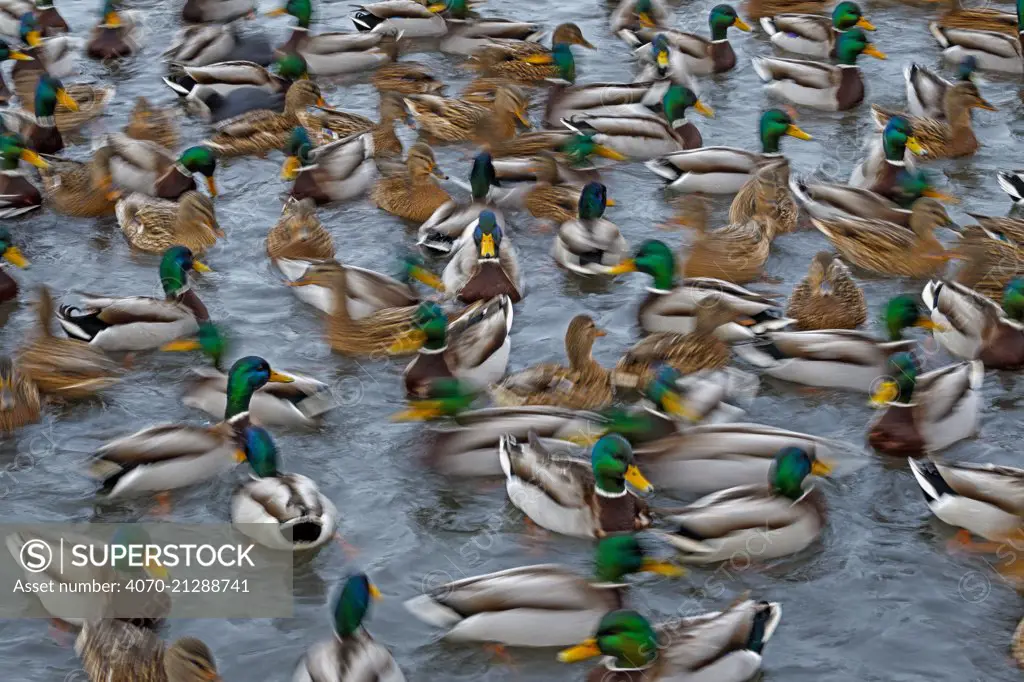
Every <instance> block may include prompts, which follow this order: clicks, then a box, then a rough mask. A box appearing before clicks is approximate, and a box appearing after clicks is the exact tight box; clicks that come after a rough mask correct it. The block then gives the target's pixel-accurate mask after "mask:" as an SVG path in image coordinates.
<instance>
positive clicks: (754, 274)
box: [677, 171, 795, 284]
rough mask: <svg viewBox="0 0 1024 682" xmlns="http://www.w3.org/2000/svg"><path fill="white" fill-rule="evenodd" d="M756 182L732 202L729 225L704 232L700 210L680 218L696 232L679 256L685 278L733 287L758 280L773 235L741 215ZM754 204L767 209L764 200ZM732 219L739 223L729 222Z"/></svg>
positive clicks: (754, 177) (750, 181)
mask: <svg viewBox="0 0 1024 682" xmlns="http://www.w3.org/2000/svg"><path fill="white" fill-rule="evenodd" d="M758 173H760V171H758ZM758 182H759V181H758V179H757V175H754V176H751V179H750V180H749V181H748V182H747V183H746V185H744V187H743V188H741V189H740V193H738V194H737V195H736V199H735V200H734V201H733V207H732V208H731V210H730V214H731V215H730V221H729V224H728V225H725V226H723V227H719V228H715V229H713V230H709V229H707V218H706V215H704V210H703V209H700V210H695V211H689V210H687V211H685V213H687V214H690V213H693V214H694V215H693V216H692V217H691V216H689V215H683V216H681V217H680V218H678V219H677V220H679V221H680V222H683V223H684V224H686V225H688V226H690V227H693V228H695V229H696V230H697V232H698V233H699V234H698V237H697V239H696V240H695V241H694V242H692V243H691V244H690V245H689V248H688V250H686V251H685V253H683V254H681V256H682V257H683V258H685V260H684V261H683V262H682V264H681V272H682V274H684V275H685V276H687V277H714V278H717V279H721V280H723V281H725V282H733V283H735V284H745V283H747V282H753V281H756V280H758V279H760V278H761V275H762V273H763V269H764V264H765V262H766V261H767V260H768V251H769V248H770V247H771V241H772V237H773V234H772V232H771V229H770V228H768V227H766V226H762V225H761V223H760V222H759V221H757V220H755V219H753V217H752V216H744V215H741V214H740V211H741V206H742V205H744V204H745V202H746V201H747V198H746V197H745V196H744V195H745V194H746V193H747V192H748V191H751V192H755V193H756V192H757V189H756V187H753V185H754V183H758ZM748 188H750V189H749V190H748ZM754 201H757V202H758V203H759V204H760V205H761V206H762V207H770V204H767V205H766V202H765V201H764V200H763V199H757V200H755V199H752V200H751V203H753V202H754ZM769 201H770V200H769ZM794 212H795V211H794ZM733 217H736V218H738V220H732V218H733Z"/></svg>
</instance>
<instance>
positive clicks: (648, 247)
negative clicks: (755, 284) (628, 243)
mask: <svg viewBox="0 0 1024 682" xmlns="http://www.w3.org/2000/svg"><path fill="white" fill-rule="evenodd" d="M614 269H615V271H616V273H620V272H622V273H624V272H643V273H644V274H647V275H650V276H651V277H653V278H654V286H653V287H648V289H647V292H648V293H647V297H646V298H645V299H644V300H643V301H642V302H641V303H640V309H639V310H638V311H637V318H638V319H639V322H640V326H641V327H642V328H643V329H644V331H647V332H651V333H655V332H669V333H673V334H688V333H690V332H691V331H693V330H694V329H695V328H696V315H697V314H698V312H699V311H700V310H701V308H702V307H703V302H704V299H705V298H707V297H708V296H712V295H717V296H720V297H724V298H725V300H726V302H727V303H728V304H729V306H730V307H732V308H733V309H735V310H736V311H737V312H739V313H742V314H743V315H745V316H747V317H749V318H751V319H752V320H753V321H754V324H752V325H749V326H746V325H740V324H737V323H734V322H730V323H729V324H726V325H724V326H722V327H721V328H719V329H718V330H717V331H716V332H715V334H716V335H717V336H719V337H720V338H722V339H723V340H726V341H729V342H730V343H731V342H734V341H740V340H744V339H751V338H753V337H754V334H756V333H760V332H762V331H766V330H770V329H785V328H786V327H788V326H789V325H790V324H792V323H793V320H790V319H787V318H785V317H783V315H782V309H781V308H779V307H778V304H777V303H776V302H775V301H773V300H771V299H769V298H765V297H764V296H760V295H758V294H755V293H754V292H752V291H748V290H747V289H744V288H743V287H741V286H737V285H735V284H730V283H729V282H723V281H722V280H719V279H711V278H707V277H697V278H691V279H686V280H683V281H681V282H677V281H676V266H675V257H674V256H673V255H672V250H671V249H669V248H668V246H666V245H665V244H664V242H660V241H658V240H656V239H651V240H647V241H645V242H644V243H642V244H641V245H640V246H639V247H638V248H637V250H636V254H635V255H634V257H633V258H631V259H628V260H626V261H624V262H622V263H620V264H619V265H617V266H615V268H614Z"/></svg>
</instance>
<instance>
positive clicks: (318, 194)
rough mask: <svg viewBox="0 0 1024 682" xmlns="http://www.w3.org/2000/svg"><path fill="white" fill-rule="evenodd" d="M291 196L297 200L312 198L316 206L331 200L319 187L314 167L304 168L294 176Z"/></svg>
mask: <svg viewBox="0 0 1024 682" xmlns="http://www.w3.org/2000/svg"><path fill="white" fill-rule="evenodd" d="M292 196H293V197H295V198H296V199H297V200H299V201H302V200H303V199H312V200H313V201H315V202H316V203H317V205H318V206H322V205H323V204H327V203H330V201H331V197H329V196H328V195H327V193H326V192H324V190H323V189H322V188H321V187H320V183H319V182H318V181H317V178H316V170H315V169H310V170H304V171H302V172H300V173H299V176H298V177H297V178H295V184H293V185H292Z"/></svg>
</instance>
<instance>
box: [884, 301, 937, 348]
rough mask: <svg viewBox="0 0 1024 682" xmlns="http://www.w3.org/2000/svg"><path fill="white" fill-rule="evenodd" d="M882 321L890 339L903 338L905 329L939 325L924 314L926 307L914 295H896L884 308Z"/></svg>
mask: <svg viewBox="0 0 1024 682" xmlns="http://www.w3.org/2000/svg"><path fill="white" fill-rule="evenodd" d="M882 322H883V323H884V324H885V330H886V332H888V334H889V340H890V341H899V340H901V339H902V338H903V330H904V329H909V328H911V327H920V328H921V329H929V330H936V329H938V328H939V327H938V325H936V324H935V323H934V322H932V321H931V318H929V317H928V316H927V315H925V314H924V308H922V306H921V304H920V303H918V302H917V299H915V298H914V297H913V296H907V295H902V296H894V297H893V298H891V299H889V302H888V303H886V304H885V307H884V308H883V309H882Z"/></svg>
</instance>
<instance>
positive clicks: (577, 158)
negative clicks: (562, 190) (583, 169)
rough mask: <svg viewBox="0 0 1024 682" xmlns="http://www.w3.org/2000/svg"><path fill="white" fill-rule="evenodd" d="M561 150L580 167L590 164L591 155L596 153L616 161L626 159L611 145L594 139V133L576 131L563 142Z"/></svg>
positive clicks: (570, 160)
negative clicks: (599, 142) (608, 145)
mask: <svg viewBox="0 0 1024 682" xmlns="http://www.w3.org/2000/svg"><path fill="white" fill-rule="evenodd" d="M559 151H560V152H561V153H562V154H564V155H565V158H566V160H567V161H568V162H569V165H570V166H572V167H574V168H579V167H580V166H584V165H587V164H589V163H590V157H591V156H592V155H595V154H596V155H597V156H602V157H604V158H606V159H612V160H614V161H625V160H626V157H625V156H623V155H622V154H620V153H618V152H617V151H615V150H614V149H612V148H611V147H606V146H605V145H603V144H598V143H597V142H596V141H595V140H594V135H593V134H592V133H580V132H578V133H576V134H575V135H573V136H572V137H570V138H569V139H568V140H566V141H565V142H563V143H562V146H561V148H559Z"/></svg>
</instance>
